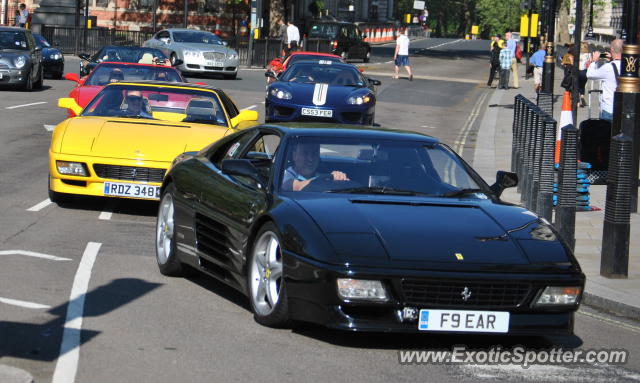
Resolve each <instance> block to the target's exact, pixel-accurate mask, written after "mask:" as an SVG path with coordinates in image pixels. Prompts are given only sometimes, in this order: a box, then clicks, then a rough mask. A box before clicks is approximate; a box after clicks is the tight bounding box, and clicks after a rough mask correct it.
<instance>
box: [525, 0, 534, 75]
mask: <svg viewBox="0 0 640 383" xmlns="http://www.w3.org/2000/svg"><path fill="white" fill-rule="evenodd" d="M527 9H528V15H529V18H528V19H527V42H526V44H525V47H524V50H525V52H526V54H527V59H526V62H525V68H529V57H530V56H531V17H532V14H533V0H528V1H527ZM524 79H525V80H528V79H529V72H527V71H526V70H525V71H524Z"/></svg>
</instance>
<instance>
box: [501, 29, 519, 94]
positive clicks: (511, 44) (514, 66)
mask: <svg viewBox="0 0 640 383" xmlns="http://www.w3.org/2000/svg"><path fill="white" fill-rule="evenodd" d="M504 38H505V39H506V40H507V49H509V50H510V51H511V53H512V55H511V57H512V58H511V73H513V87H514V88H520V79H518V59H517V58H516V46H517V45H518V42H517V41H516V39H514V38H513V36H512V35H511V32H507V33H506V34H505V35H504Z"/></svg>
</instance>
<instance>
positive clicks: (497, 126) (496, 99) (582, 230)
mask: <svg viewBox="0 0 640 383" xmlns="http://www.w3.org/2000/svg"><path fill="white" fill-rule="evenodd" d="M519 73H520V75H521V76H522V74H523V73H524V65H521V66H520V68H519ZM555 77H556V84H555V87H554V94H555V95H560V97H557V98H556V101H555V104H554V118H555V119H556V121H560V112H561V106H562V93H563V92H564V89H563V88H561V87H560V79H561V77H562V76H561V73H560V71H559V70H558V69H557V68H556V75H555ZM495 83H496V82H494V84H495ZM496 85H497V84H496ZM533 87H534V85H533V78H530V79H528V80H525V79H524V77H521V78H520V88H519V89H514V88H511V89H508V90H502V89H495V90H492V94H491V97H490V99H489V101H488V102H487V104H486V105H485V106H484V110H483V111H482V112H483V117H482V119H481V121H480V126H479V131H478V138H477V143H476V149H475V152H474V158H473V167H474V168H475V169H476V170H478V171H479V173H480V174H481V175H482V177H483V178H485V180H487V181H488V182H489V183H492V182H493V181H494V180H495V174H496V170H509V169H511V142H512V126H513V112H514V110H513V107H512V106H513V103H514V98H515V96H516V95H518V94H522V95H523V96H525V97H527V98H528V99H529V100H532V101H534V102H535V100H536V97H535V92H534V89H533ZM595 102H596V101H595V99H594V103H595ZM594 108H595V109H594V112H595V113H597V112H598V109H597V106H595V107H594ZM587 113H588V108H579V110H578V124H579V123H580V122H581V121H583V120H585V119H587V118H588V115H587ZM589 190H590V198H591V199H590V201H591V206H595V207H597V208H600V209H601V210H597V211H579V212H577V213H576V229H575V239H576V242H575V256H576V258H577V259H578V261H579V263H580V266H581V267H582V270H583V272H584V273H585V275H586V277H587V282H586V286H585V292H584V297H583V301H582V303H583V304H586V305H589V306H592V307H595V308H597V309H601V310H605V311H608V312H611V313H614V314H616V315H620V316H625V317H629V318H632V319H636V320H637V319H640V294H639V293H640V254H638V249H640V215H639V214H637V213H632V214H631V235H630V246H629V273H628V278H626V279H611V278H606V277H603V276H601V275H600V259H601V252H602V239H603V225H604V216H605V201H606V192H607V186H606V185H591V186H590V188H589ZM502 198H503V199H504V200H506V201H509V202H513V203H518V204H519V203H520V195H519V193H518V192H517V191H516V188H511V189H507V190H506V191H505V192H504V194H503V197H502Z"/></svg>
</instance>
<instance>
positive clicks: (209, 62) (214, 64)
mask: <svg viewBox="0 0 640 383" xmlns="http://www.w3.org/2000/svg"><path fill="white" fill-rule="evenodd" d="M207 66H217V67H221V66H224V65H222V62H221V61H207Z"/></svg>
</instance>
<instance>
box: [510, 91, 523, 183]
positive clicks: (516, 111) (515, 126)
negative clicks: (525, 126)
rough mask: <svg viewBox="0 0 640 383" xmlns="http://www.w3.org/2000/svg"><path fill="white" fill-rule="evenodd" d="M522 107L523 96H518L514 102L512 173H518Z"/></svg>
mask: <svg viewBox="0 0 640 383" xmlns="http://www.w3.org/2000/svg"><path fill="white" fill-rule="evenodd" d="M521 105H522V95H520V94H519V95H517V96H516V97H515V100H514V101H513V126H512V128H511V129H512V132H511V133H512V134H511V171H512V172H515V171H517V169H518V168H517V165H516V163H517V162H518V134H519V133H520V132H519V131H520V113H521V111H520V106H521Z"/></svg>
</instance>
